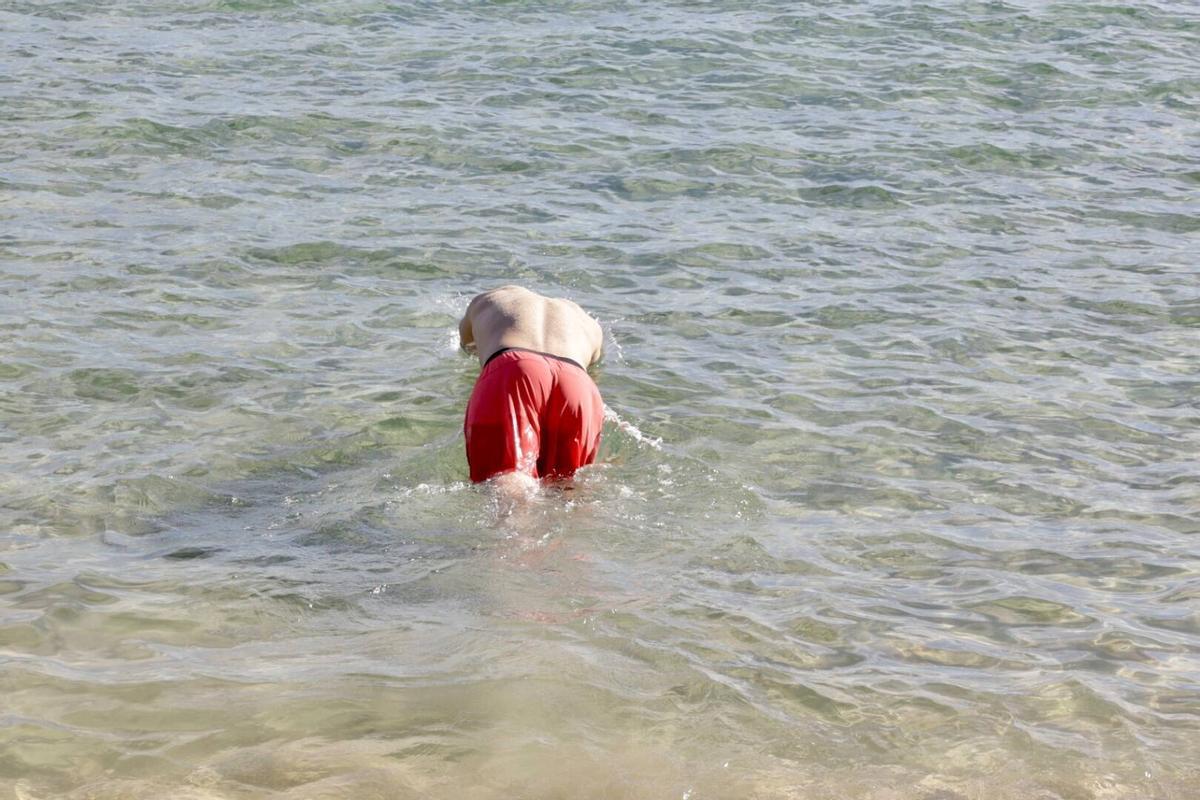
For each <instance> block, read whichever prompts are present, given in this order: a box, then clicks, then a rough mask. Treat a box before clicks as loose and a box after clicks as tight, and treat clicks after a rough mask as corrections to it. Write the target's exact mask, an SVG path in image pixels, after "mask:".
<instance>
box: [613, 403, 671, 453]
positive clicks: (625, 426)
mask: <svg viewBox="0 0 1200 800" xmlns="http://www.w3.org/2000/svg"><path fill="white" fill-rule="evenodd" d="M604 419H605V420H606V421H608V422H611V423H612V424H614V425H616V426H617V430H619V431H621V432H622V433H624V434H625V435H626V436H629V437H630V438H631V439H633V440H634V441H635V442H637V443H638V444H644V445H649V446H650V447H653V448H654V449H655V450H662V437H661V436H660V437H654V436H647V435H646V434H644V433H642V432H641V431H640V430H638V428H637V426H636V425H634V424H632V423H630V422H626V421H625V420H623V419H621V417H620V415H618V414H617V412H615V411H613V410H612V408H611V407H609V406H608V405H605V406H604Z"/></svg>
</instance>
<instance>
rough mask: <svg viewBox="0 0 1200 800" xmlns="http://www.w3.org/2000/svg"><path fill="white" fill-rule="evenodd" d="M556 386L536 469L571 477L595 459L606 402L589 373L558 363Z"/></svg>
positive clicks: (557, 476) (547, 474) (545, 475)
mask: <svg viewBox="0 0 1200 800" xmlns="http://www.w3.org/2000/svg"><path fill="white" fill-rule="evenodd" d="M553 369H554V370H555V373H556V381H555V384H554V389H553V391H552V392H551V393H550V399H549V402H548V403H547V404H546V412H545V415H544V416H543V418H542V450H541V456H540V457H539V458H538V464H537V471H538V474H539V475H541V476H542V477H543V478H550V479H562V478H570V477H571V476H572V475H574V474H575V471H576V470H577V469H579V468H580V467H582V466H584V465H586V464H591V463H592V462H593V461H595V460H596V454H597V453H598V452H599V449H600V430H601V428H602V427H603V426H604V401H603V400H601V399H600V391H599V390H598V389H597V388H596V384H595V383H593V382H592V379H591V378H590V377H589V376H588V374H587V372H585V371H584V370H582V369H580V368H579V367H577V366H574V365H573V364H566V363H562V362H555V363H554V366H553Z"/></svg>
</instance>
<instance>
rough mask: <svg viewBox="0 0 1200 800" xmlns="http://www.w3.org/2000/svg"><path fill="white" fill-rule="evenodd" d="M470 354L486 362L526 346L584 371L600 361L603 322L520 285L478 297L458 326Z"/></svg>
mask: <svg viewBox="0 0 1200 800" xmlns="http://www.w3.org/2000/svg"><path fill="white" fill-rule="evenodd" d="M458 332H459V336H460V337H461V344H462V346H463V348H464V349H467V350H471V349H474V351H475V353H476V355H478V356H479V361H480V363H482V362H485V361H487V360H488V358H489V357H490V356H491V355H492V354H493V353H495V352H496V351H497V350H501V349H503V348H506V347H520V348H524V349H526V350H536V351H538V352H540V353H550V354H552V355H556V356H562V357H563V358H569V359H571V360H572V361H575V362H576V363H578V364H581V365H582V366H585V367H587V366H591V365H592V364H594V363H595V362H597V361H599V360H600V353H601V350H602V348H603V344H604V334H603V332H602V331H601V329H600V323H598V322H596V320H594V319H592V318H591V317H590V316H588V314H587V312H586V311H584V310H583V309H582V308H580V307H579V306H578V305H576V304H575V303H573V302H571V301H570V300H562V299H558V298H552V297H543V296H542V295H540V294H537V293H535V292H531V291H529V290H528V289H524V288H522V287H520V286H501V287H500V288H499V289H492V290H491V291H487V292H484V293H483V294H481V295H478V296H477V297H476V298H475V299H474V300H472V301H471V305H470V306H468V307H467V313H466V315H465V316H464V317H463V319H462V322H460V323H459V326H458Z"/></svg>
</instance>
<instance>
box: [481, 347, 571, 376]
mask: <svg viewBox="0 0 1200 800" xmlns="http://www.w3.org/2000/svg"><path fill="white" fill-rule="evenodd" d="M509 352H518V353H533V354H534V355H536V356H545V357H546V358H553V359H555V360H556V361H565V362H567V363H568V364H572V365H574V366H576V367H579V368H580V369H583V365H582V364H580V363H579V362H578V361H576V360H575V359H573V358H567V357H566V356H556V355H554V353H543V352H541V351H540V350H530V349H529V348H528V347H501V348H500V349H499V350H497V351H496V352H494V353H492V354H491V355H490V356H488V357H487V361H485V362H483V366H485V367H486V366H487V365H488V364H490V363H492V359H493V358H495V357H496V356H498V355H500V354H501V353H509ZM584 372H587V370H584Z"/></svg>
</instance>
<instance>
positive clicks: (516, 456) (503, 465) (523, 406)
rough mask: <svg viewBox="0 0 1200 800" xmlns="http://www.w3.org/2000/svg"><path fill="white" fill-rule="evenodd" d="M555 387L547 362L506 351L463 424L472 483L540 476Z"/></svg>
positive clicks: (479, 385)
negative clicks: (545, 417)
mask: <svg viewBox="0 0 1200 800" xmlns="http://www.w3.org/2000/svg"><path fill="white" fill-rule="evenodd" d="M552 384H553V375H552V373H551V371H550V368H549V366H548V365H547V364H546V363H545V359H543V358H541V357H540V356H537V355H534V354H531V353H525V352H520V351H512V352H508V353H502V354H501V355H500V356H498V357H497V358H495V359H493V360H492V361H491V362H490V363H489V364H488V365H487V367H486V368H485V369H484V370H483V372H482V373H480V375H479V379H478V380H477V381H476V383H475V389H474V391H472V392H471V400H470V401H469V402H468V403H467V413H466V419H465V420H464V422H463V434H464V436H465V438H466V443H467V464H468V465H469V466H470V468H471V480H472V481H475V482H476V483H478V482H480V481H485V480H487V479H488V478H491V477H493V476H495V475H499V474H501V473H505V472H514V471H518V472H524V473H526V474H528V475H531V476H533V477H538V475H539V471H538V469H537V459H538V453H539V452H540V450H541V439H542V412H543V409H544V408H545V406H546V402H547V400H548V398H549V396H550V392H551V386H552Z"/></svg>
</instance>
